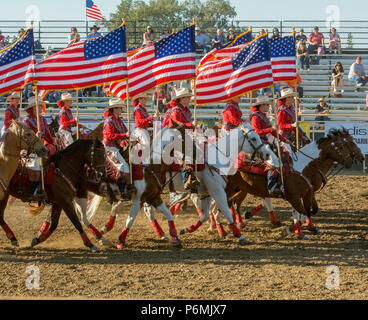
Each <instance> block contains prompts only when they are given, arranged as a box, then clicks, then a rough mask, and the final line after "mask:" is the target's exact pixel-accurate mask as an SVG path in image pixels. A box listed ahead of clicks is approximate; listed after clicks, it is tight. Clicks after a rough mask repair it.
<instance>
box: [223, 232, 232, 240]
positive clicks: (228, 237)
mask: <svg viewBox="0 0 368 320" xmlns="http://www.w3.org/2000/svg"><path fill="white" fill-rule="evenodd" d="M222 238H225V239H232V238H234V236H233V235H232V234H231V233H228V234H227V235H226V236H222Z"/></svg>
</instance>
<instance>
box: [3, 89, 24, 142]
mask: <svg viewBox="0 0 368 320" xmlns="http://www.w3.org/2000/svg"><path fill="white" fill-rule="evenodd" d="M7 100H8V101H9V102H10V104H9V106H8V107H7V108H6V110H5V119H4V124H3V128H2V129H1V135H0V136H1V137H2V136H3V135H4V133H5V132H6V131H7V130H8V128H9V126H10V125H11V123H12V120H19V117H20V114H19V109H18V106H19V102H20V94H19V93H18V92H13V93H12V94H11V95H9V96H8V98H7Z"/></svg>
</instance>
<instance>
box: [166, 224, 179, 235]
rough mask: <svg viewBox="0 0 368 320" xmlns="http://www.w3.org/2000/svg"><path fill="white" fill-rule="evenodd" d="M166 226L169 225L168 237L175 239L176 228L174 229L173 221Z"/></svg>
mask: <svg viewBox="0 0 368 320" xmlns="http://www.w3.org/2000/svg"><path fill="white" fill-rule="evenodd" d="M168 224H169V229H170V235H171V236H172V237H177V236H178V233H177V232H176V227H175V223H174V221H169V222H168Z"/></svg>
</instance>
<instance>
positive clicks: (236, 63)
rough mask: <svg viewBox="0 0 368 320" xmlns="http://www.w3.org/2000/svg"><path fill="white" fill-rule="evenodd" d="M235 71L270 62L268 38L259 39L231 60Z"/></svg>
mask: <svg viewBox="0 0 368 320" xmlns="http://www.w3.org/2000/svg"><path fill="white" fill-rule="evenodd" d="M231 60H232V64H233V69H234V71H236V70H238V69H241V68H242V69H243V68H245V67H247V66H249V65H252V64H256V63H260V62H264V61H269V60H270V51H269V46H268V41H267V39H266V37H262V38H259V39H257V40H255V41H254V42H253V43H251V44H249V45H247V46H246V47H244V48H243V49H242V50H240V51H239V52H237V53H235V54H234V55H233V57H232V58H231Z"/></svg>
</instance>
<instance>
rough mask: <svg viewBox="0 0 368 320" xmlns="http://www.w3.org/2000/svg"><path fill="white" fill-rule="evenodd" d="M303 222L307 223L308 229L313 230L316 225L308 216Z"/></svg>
mask: <svg viewBox="0 0 368 320" xmlns="http://www.w3.org/2000/svg"><path fill="white" fill-rule="evenodd" d="M305 223H306V224H307V228H308V229H309V230H314V229H315V228H316V227H315V226H314V224H313V223H312V220H311V219H310V218H307V219H306V220H305Z"/></svg>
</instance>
